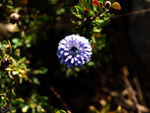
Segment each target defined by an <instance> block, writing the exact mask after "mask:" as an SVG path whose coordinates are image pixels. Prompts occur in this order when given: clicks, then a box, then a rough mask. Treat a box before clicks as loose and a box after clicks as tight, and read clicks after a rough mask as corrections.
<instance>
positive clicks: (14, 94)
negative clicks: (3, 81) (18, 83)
mask: <svg viewBox="0 0 150 113" xmlns="http://www.w3.org/2000/svg"><path fill="white" fill-rule="evenodd" d="M11 91H12V94H13V95H12V96H13V97H15V96H16V93H15V92H14V90H13V89H11Z"/></svg>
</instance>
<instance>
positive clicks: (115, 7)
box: [111, 2, 121, 10]
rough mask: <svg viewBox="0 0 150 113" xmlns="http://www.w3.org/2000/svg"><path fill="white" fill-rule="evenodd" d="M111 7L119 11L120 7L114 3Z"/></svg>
mask: <svg viewBox="0 0 150 113" xmlns="http://www.w3.org/2000/svg"><path fill="white" fill-rule="evenodd" d="M111 7H112V8H113V9H116V10H121V6H120V4H119V3H118V2H114V3H113V4H112V5H111Z"/></svg>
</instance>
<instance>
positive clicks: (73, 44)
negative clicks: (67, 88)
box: [57, 34, 92, 68]
mask: <svg viewBox="0 0 150 113" xmlns="http://www.w3.org/2000/svg"><path fill="white" fill-rule="evenodd" d="M91 55H92V47H91V44H90V42H89V40H88V39H86V38H85V37H83V36H80V35H75V34H73V35H68V36H66V37H65V38H64V39H62V40H61V41H60V42H59V45H58V51H57V56H58V58H59V59H60V61H61V63H62V64H65V65H67V67H68V68H75V67H77V68H81V67H82V66H83V64H85V63H86V62H89V60H90V57H91Z"/></svg>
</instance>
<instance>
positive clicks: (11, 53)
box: [8, 40, 12, 54]
mask: <svg viewBox="0 0 150 113" xmlns="http://www.w3.org/2000/svg"><path fill="white" fill-rule="evenodd" d="M8 44H9V48H10V54H12V46H11V43H10V41H9V40H8Z"/></svg>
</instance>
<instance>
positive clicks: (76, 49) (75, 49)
mask: <svg viewBox="0 0 150 113" xmlns="http://www.w3.org/2000/svg"><path fill="white" fill-rule="evenodd" d="M70 52H71V54H72V55H76V54H77V53H78V48H77V47H75V46H73V47H71V48H70Z"/></svg>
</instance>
